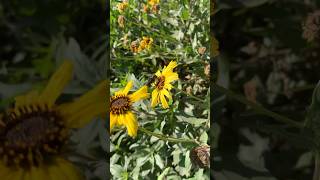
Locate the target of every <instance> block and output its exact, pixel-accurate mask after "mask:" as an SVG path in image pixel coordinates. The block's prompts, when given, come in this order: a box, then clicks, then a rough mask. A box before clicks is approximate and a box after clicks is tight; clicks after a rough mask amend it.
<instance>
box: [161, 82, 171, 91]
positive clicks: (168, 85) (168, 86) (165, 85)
mask: <svg viewBox="0 0 320 180" xmlns="http://www.w3.org/2000/svg"><path fill="white" fill-rule="evenodd" d="M163 87H164V88H165V89H168V90H171V89H172V85H171V84H169V83H166V84H164V86H163Z"/></svg>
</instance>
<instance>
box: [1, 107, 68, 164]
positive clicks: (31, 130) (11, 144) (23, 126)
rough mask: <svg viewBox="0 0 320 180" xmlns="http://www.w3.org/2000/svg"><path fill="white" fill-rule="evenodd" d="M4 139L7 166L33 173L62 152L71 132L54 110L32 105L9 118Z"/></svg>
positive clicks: (2, 148)
mask: <svg viewBox="0 0 320 180" xmlns="http://www.w3.org/2000/svg"><path fill="white" fill-rule="evenodd" d="M0 138H1V142H0V157H1V158H2V159H3V160H4V162H5V164H6V165H8V166H14V165H15V166H18V167H22V168H26V169H29V168H31V167H32V166H39V165H40V164H41V163H43V161H48V160H50V158H48V157H50V155H54V154H58V153H59V152H60V151H61V147H62V146H63V145H64V144H65V143H66V140H67V138H68V129H67V128H66V127H65V126H64V123H63V121H62V118H61V116H60V115H59V114H58V113H57V112H56V111H55V110H54V109H49V108H48V107H40V106H37V105H30V106H24V107H21V108H19V109H17V110H15V111H13V112H11V113H9V114H7V115H5V117H4V124H3V127H2V129H1V130H0Z"/></svg>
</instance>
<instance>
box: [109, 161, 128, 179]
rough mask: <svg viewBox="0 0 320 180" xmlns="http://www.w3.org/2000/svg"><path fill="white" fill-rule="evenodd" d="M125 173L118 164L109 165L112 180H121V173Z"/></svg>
mask: <svg viewBox="0 0 320 180" xmlns="http://www.w3.org/2000/svg"><path fill="white" fill-rule="evenodd" d="M123 172H125V170H124V169H123V167H122V166H120V165H118V164H111V165H110V173H111V174H112V176H114V178H120V179H121V178H122V173H123Z"/></svg>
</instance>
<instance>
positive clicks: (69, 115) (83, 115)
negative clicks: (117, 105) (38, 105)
mask: <svg viewBox="0 0 320 180" xmlns="http://www.w3.org/2000/svg"><path fill="white" fill-rule="evenodd" d="M63 107H66V106H60V107H59V109H60V112H61V114H62V115H63V116H64V117H66V118H65V123H66V126H67V127H69V128H81V127H83V126H85V125H87V124H88V123H89V122H90V121H91V120H93V118H94V117H99V116H100V117H103V116H105V114H106V113H107V104H106V102H105V101H100V102H97V103H94V104H91V105H88V106H87V107H85V108H84V109H82V110H79V111H78V112H67V111H65V110H64V109H63ZM66 109H71V108H70V107H69V108H68V107H66Z"/></svg>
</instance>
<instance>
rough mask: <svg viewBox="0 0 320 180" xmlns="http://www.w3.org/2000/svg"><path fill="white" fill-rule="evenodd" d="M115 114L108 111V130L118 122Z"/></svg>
mask: <svg viewBox="0 0 320 180" xmlns="http://www.w3.org/2000/svg"><path fill="white" fill-rule="evenodd" d="M117 119H118V117H117V115H113V114H112V113H110V131H112V129H113V127H114V126H116V125H117V124H118V120H117Z"/></svg>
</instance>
